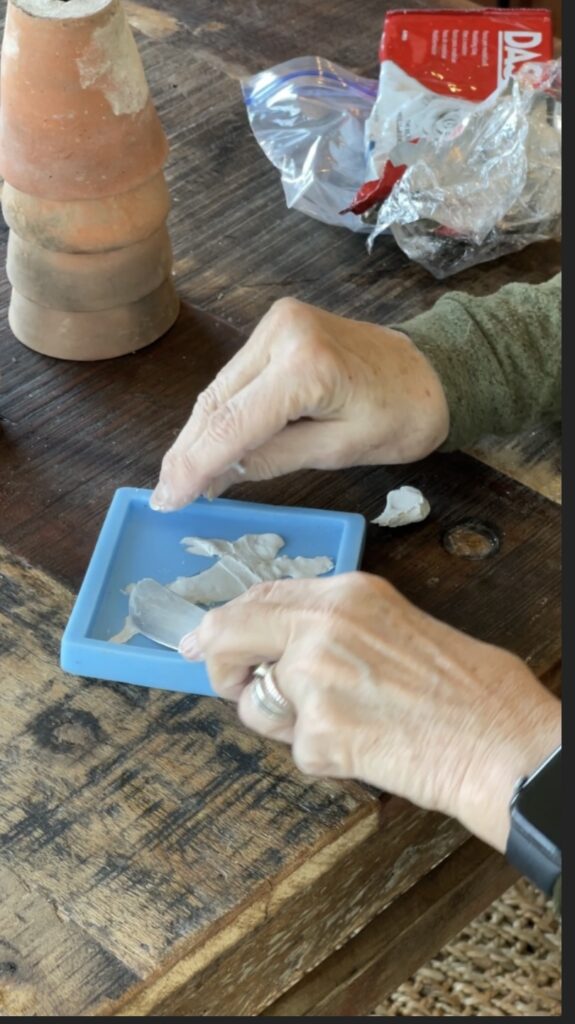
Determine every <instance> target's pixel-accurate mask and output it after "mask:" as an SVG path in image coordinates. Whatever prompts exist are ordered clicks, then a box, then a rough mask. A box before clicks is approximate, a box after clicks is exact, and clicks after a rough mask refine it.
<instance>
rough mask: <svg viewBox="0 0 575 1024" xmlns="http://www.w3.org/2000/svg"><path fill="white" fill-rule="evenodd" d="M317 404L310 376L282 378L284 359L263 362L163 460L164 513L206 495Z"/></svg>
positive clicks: (161, 476)
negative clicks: (216, 481)
mask: <svg viewBox="0 0 575 1024" xmlns="http://www.w3.org/2000/svg"><path fill="white" fill-rule="evenodd" d="M315 404H317V400H316V399H315V396H314V395H313V385H311V384H310V375H309V373H303V374H301V375H300V374H299V373H296V374H294V373H293V371H291V373H287V372H286V370H285V368H284V365H283V360H277V361H274V362H270V363H268V364H267V365H266V366H265V367H264V369H263V370H262V371H261V372H260V373H258V374H257V375H256V376H255V377H254V378H253V379H252V380H250V381H249V382H248V383H247V384H246V385H245V386H244V387H242V388H241V389H240V390H239V391H238V392H236V393H235V394H233V395H231V397H229V398H228V399H227V400H226V401H224V402H223V403H222V404H221V405H220V406H219V407H218V408H216V409H215V410H214V411H213V412H212V413H211V414H209V415H208V416H207V417H206V418H205V421H204V422H203V424H202V425H203V429H201V430H198V429H197V428H194V429H190V431H189V432H188V435H187V436H190V434H191V437H192V440H191V443H186V440H187V438H186V437H182V439H181V440H180V439H178V442H177V443H176V444H175V445H174V446H173V447H172V448H170V449H169V451H168V452H167V453H166V455H165V456H164V460H163V463H162V471H161V474H160V484H161V485H163V487H164V489H165V494H164V500H163V501H162V502H161V504H162V506H163V508H164V509H165V510H168V509H175V508H180V507H181V506H182V505H185V504H187V503H188V502H190V501H193V500H194V499H195V498H197V497H198V496H199V495H200V494H202V493H203V492H204V491H206V490H207V488H208V487H209V485H210V483H211V481H212V480H213V479H214V478H215V477H218V476H221V475H222V474H224V473H226V472H227V471H228V470H229V469H231V467H232V466H234V465H235V464H236V463H239V462H241V459H242V458H243V456H244V455H245V454H246V453H247V452H250V451H252V450H254V449H256V448H259V447H260V446H261V445H263V444H264V443H265V442H266V441H268V440H270V439H271V438H272V437H274V436H275V435H276V434H277V433H279V432H280V431H281V430H283V429H284V427H286V426H287V424H288V423H290V422H292V421H294V420H297V419H300V418H301V417H302V416H305V415H308V414H309V413H310V412H312V411H313V410H314V405H315Z"/></svg>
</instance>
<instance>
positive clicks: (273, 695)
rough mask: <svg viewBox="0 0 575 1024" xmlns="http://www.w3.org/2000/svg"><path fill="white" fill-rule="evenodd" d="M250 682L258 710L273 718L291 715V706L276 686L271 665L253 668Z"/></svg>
mask: <svg viewBox="0 0 575 1024" xmlns="http://www.w3.org/2000/svg"><path fill="white" fill-rule="evenodd" d="M252 682H253V686H252V697H253V700H254V702H255V704H256V705H257V707H258V708H259V710H260V711H263V712H264V713H265V714H266V715H271V716H272V717H273V718H289V717H290V716H291V714H292V706H291V704H290V702H289V701H288V700H286V698H285V697H284V695H283V693H282V692H281V691H280V689H279V687H278V684H277V682H276V680H275V676H274V671H273V665H266V664H264V665H258V667H257V668H256V669H254V672H253V680H252Z"/></svg>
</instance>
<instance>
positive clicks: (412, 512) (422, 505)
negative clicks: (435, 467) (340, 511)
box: [371, 486, 431, 526]
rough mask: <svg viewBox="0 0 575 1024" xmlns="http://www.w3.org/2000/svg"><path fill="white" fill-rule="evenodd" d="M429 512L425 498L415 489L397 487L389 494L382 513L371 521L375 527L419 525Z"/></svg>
mask: <svg viewBox="0 0 575 1024" xmlns="http://www.w3.org/2000/svg"><path fill="white" fill-rule="evenodd" d="M430 512H431V506H430V504H429V502H428V500H427V498H424V496H423V494H422V493H421V491H418V490H417V487H407V486H406V487H399V488H398V489H397V490H396V491H390V492H389V494H388V495H387V501H386V503H385V508H384V510H383V512H382V513H381V515H379V516H378V517H377V519H372V520H371V521H372V523H374V524H375V525H376V526H408V525H409V523H421V522H422V521H423V520H424V519H427V517H428V515H429V513H430Z"/></svg>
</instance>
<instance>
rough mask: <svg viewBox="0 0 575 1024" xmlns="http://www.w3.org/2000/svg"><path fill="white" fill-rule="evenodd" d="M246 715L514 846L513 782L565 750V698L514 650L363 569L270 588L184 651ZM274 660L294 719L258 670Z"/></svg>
mask: <svg viewBox="0 0 575 1024" xmlns="http://www.w3.org/2000/svg"><path fill="white" fill-rule="evenodd" d="M182 653H183V654H184V656H186V657H188V658H193V659H198V658H203V659H205V661H206V664H207V668H208V671H209V675H210V679H211V681H212V685H213V687H214V689H215V691H216V692H217V693H218V694H219V695H220V696H221V697H224V698H226V699H228V700H232V701H236V702H237V704H238V711H239V716H240V718H241V719H242V721H243V722H244V723H245V724H246V725H247V726H249V727H250V728H251V729H254V730H255V731H256V732H259V733H261V734H263V735H266V736H269V737H271V738H275V739H277V740H280V741H283V742H284V743H289V744H291V746H292V751H293V757H294V761H295V763H296V765H297V766H298V768H299V769H300V770H301V771H303V772H305V773H308V774H311V775H317V776H332V777H338V778H349V779H359V780H363V781H365V782H368V783H371V784H372V785H375V786H377V787H379V788H381V789H383V790H386V791H389V792H393V793H395V794H398V795H399V796H402V797H405V798H407V799H409V800H411V801H412V802H413V803H415V804H418V805H419V806H422V807H425V808H430V809H433V810H436V811H441V812H443V813H444V814H447V815H450V816H452V817H455V818H458V819H459V821H460V822H461V823H462V824H463V825H464V826H466V827H467V828H468V829H469V830H470V831H471V832H473V833H475V834H476V835H477V836H479V837H480V838H481V839H484V840H485V841H486V842H488V843H490V844H491V845H493V846H494V847H495V848H496V849H498V850H501V851H503V850H504V849H505V843H506V838H507V834H508V829H509V802H510V800H511V796H512V792H513V788H514V785H515V783H516V782H517V780H518V779H519V778H520V777H521V776H522V775H524V774H526V773H528V772H530V771H532V770H533V769H534V768H536V767H537V766H538V765H539V764H540V763H541V761H542V760H543V759H544V758H545V757H546V756H547V755H548V754H549V753H551V751H552V750H553V749H554V748H555V746H557V745H558V744H559V742H560V729H561V724H560V715H561V712H560V703H559V701H558V700H557V699H556V698H555V697H554V696H552V695H551V694H550V693H549V692H548V691H547V690H546V689H545V688H544V687H543V686H542V685H541V683H539V681H538V680H537V679H536V678H535V676H534V675H533V674H532V672H531V671H530V670H529V669H528V668H527V666H526V665H525V664H523V662H521V661H520V660H519V659H518V658H516V657H515V656H514V655H512V654H510V653H508V652H507V651H503V650H501V649H499V648H497V647H493V646H491V645H489V644H484V643H481V642H479V641H478V640H474V639H472V638H471V637H469V636H466V635H465V634H463V633H460V632H459V631H457V630H455V629H452V628H451V627H450V626H447V625H445V624H444V623H441V622H438V621H437V620H436V619H434V618H432V617H431V616H429V615H427V614H425V613H423V612H421V611H419V610H418V609H417V608H415V607H414V606H413V605H412V604H411V603H410V602H409V601H407V600H406V599H405V598H404V597H402V596H401V595H400V594H399V593H398V592H397V590H395V589H394V588H393V587H392V586H391V585H390V584H389V583H386V582H385V581H384V580H382V579H379V578H377V577H374V576H369V575H367V574H363V573H352V574H348V575H342V576H337V577H332V578H329V579H324V580H293V581H278V582H276V583H272V584H267V583H266V584H262V585H261V586H256V587H254V588H252V590H250V591H249V592H248V593H247V594H246V595H244V596H243V597H241V598H238V599H237V600H235V601H233V602H230V603H229V604H228V605H226V606H224V607H222V608H219V609H216V610H214V611H211V612H210V613H209V614H208V615H207V616H206V618H205V619H204V621H203V623H202V625H201V626H200V627H199V629H198V630H197V631H196V632H195V633H194V634H190V637H188V638H187V639H186V640H185V641H184V642H183V644H182ZM262 661H271V662H276V663H277V664H276V665H275V668H274V676H275V679H276V681H277V685H278V687H279V689H280V691H281V693H282V694H283V695H284V696H285V697H286V698H287V700H288V701H289V702H290V704H291V709H292V712H291V715H290V717H289V718H288V719H286V720H283V719H274V718H271V717H270V716H268V715H266V714H265V712H263V711H262V710H261V709H260V708H259V706H258V704H257V703H256V701H255V700H254V694H253V686H254V684H253V682H252V679H251V669H252V668H253V667H254V666H256V665H257V664H259V663H260V662H262Z"/></svg>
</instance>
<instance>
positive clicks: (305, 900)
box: [0, 550, 463, 1016]
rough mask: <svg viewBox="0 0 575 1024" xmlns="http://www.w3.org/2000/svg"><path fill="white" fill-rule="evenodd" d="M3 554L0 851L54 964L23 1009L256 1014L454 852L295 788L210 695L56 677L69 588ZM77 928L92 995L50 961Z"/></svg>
mask: <svg viewBox="0 0 575 1024" xmlns="http://www.w3.org/2000/svg"><path fill="white" fill-rule="evenodd" d="M0 554H1V559H0V565H1V574H0V609H1V612H0V635H1V637H2V650H1V654H0V661H1V667H2V688H1V691H0V770H1V776H2V782H3V784H2V789H1V791H0V849H1V851H2V863H3V865H4V866H5V867H6V868H8V869H9V870H10V871H12V872H13V873H14V874H16V875H17V877H18V878H19V879H20V880H22V879H25V881H26V886H27V888H28V890H29V891H30V893H31V895H32V896H33V897H34V898H33V899H31V900H30V914H33V913H37V914H38V915H40V916H39V920H38V929H39V928H40V927H41V928H42V929H43V930H44V932H45V933H47V934H46V936H45V942H46V947H45V948H48V946H49V947H50V948H51V949H52V951H53V953H52V955H53V957H54V967H53V970H52V971H51V972H50V973H49V974H46V971H45V970H44V971H43V972H42V973H41V979H40V975H38V977H37V979H36V980H37V983H38V984H36V983H35V982H34V979H33V978H31V980H30V982H29V984H28V986H27V987H25V989H24V990H21V993H20V994H21V998H22V1000H24V1005H25V1008H26V1012H32V1006H38V1005H42V1006H44V1007H45V1008H47V1007H53V1008H54V1009H55V1011H56V1013H63V1012H64V1011H65V1009H66V1008H70V1009H71V1010H72V1013H81V1014H84V1013H86V1011H87V1012H88V1013H90V1011H91V1010H92V1011H93V1010H94V1009H95V1008H96V1007H95V1000H96V997H97V996H99V1000H100V1002H99V1003H98V1008H99V1009H100V1010H101V1009H102V1007H103V1006H105V1007H106V1008H107V1009H109V1010H112V1009H115V1008H116V1006H117V1004H123V1003H124V1001H125V1000H126V999H128V1000H129V1002H128V1006H127V1008H124V1010H123V1011H122V1012H123V1013H124V1014H128V1015H134V1014H137V1013H141V1012H145V1013H147V1014H148V1015H159V1016H162V1015H167V1014H169V1013H170V1012H179V1009H180V1008H186V1010H187V1011H189V1010H190V1009H193V1012H194V1013H197V1014H199V1015H214V1014H218V1013H219V1012H223V1011H224V1010H227V1011H230V1010H231V1009H233V1011H234V1012H236V1013H238V1014H242V1013H249V1014H251V1013H254V1012H257V1011H258V1009H259V1008H261V1006H263V1005H265V1003H266V1002H267V1001H268V1000H269V997H270V993H272V992H273V993H275V994H277V995H279V994H280V993H281V992H282V991H283V990H284V989H285V988H286V987H288V986H289V984H291V982H292V980H293V978H295V977H299V976H301V974H302V973H303V972H304V971H306V970H309V969H311V968H312V967H313V966H315V964H316V963H317V962H318V961H319V960H321V959H324V958H325V956H326V955H328V954H329V952H331V949H333V948H334V947H335V946H336V945H337V944H338V942H339V941H342V939H343V938H345V937H346V936H347V935H350V934H351V933H352V932H353V931H354V930H356V929H357V928H359V927H362V926H363V925H364V924H365V923H366V922H367V921H368V920H369V919H370V917H371V916H372V915H373V913H374V912H375V911H376V910H377V909H378V908H379V907H381V906H383V905H385V904H386V903H388V902H390V900H391V899H393V898H394V896H395V895H397V894H398V893H400V892H401V891H404V890H405V889H407V888H408V887H409V886H410V884H412V881H413V879H414V878H415V877H417V876H418V875H419V873H420V872H421V871H426V870H429V869H430V868H431V867H433V865H434V864H436V863H438V862H439V861H440V860H442V859H443V858H444V857H445V856H446V855H447V854H448V853H449V852H450V851H451V850H452V849H453V848H455V847H456V846H457V845H458V844H459V843H460V842H461V839H462V837H463V830H462V829H460V828H459V827H458V826H457V825H455V824H454V823H452V822H447V821H444V820H442V819H441V818H440V817H439V816H429V815H426V814H425V813H423V812H420V811H418V810H415V809H414V808H411V807H410V806H409V805H407V804H405V803H403V802H401V801H397V800H390V799H386V800H385V801H384V804H383V808H382V806H381V805H380V802H379V800H378V799H377V798H376V797H375V795H374V794H370V792H369V791H368V790H367V789H362V788H360V787H358V786H355V785H354V784H341V783H331V782H313V781H310V780H308V779H305V778H303V777H302V776H300V775H299V773H297V772H296V771H295V770H294V769H293V766H292V765H291V762H290V758H289V752H288V751H287V750H286V749H284V748H283V747H281V746H276V745H273V744H270V743H266V742H264V741H262V740H260V739H259V738H258V737H256V736H254V735H251V734H249V733H247V732H246V731H245V730H243V729H242V728H241V726H239V725H238V724H237V723H236V719H235V714H234V711H233V709H232V707H230V706H228V705H225V704H223V702H220V701H216V700H210V699H207V698H204V699H202V698H194V697H182V696H181V695H175V694H166V693H161V692H158V691H148V690H140V689H138V688H136V687H127V686H119V685H118V686H116V685H114V684H105V683H99V682H97V681H89V680H79V679H76V678H74V677H70V676H65V675H64V674H63V673H62V672H60V671H59V670H58V668H57V666H56V656H57V650H58V641H59V636H60V634H61V630H62V626H63V623H64V620H65V617H66V614H67V612H68V609H69V607H70V603H71V595H70V594H69V593H68V592H67V591H64V590H63V588H62V587H61V586H60V585H59V584H57V583H55V582H53V581H52V580H50V579H49V577H47V576H45V575H44V574H43V573H41V572H39V571H38V570H35V569H32V568H30V567H27V566H26V565H25V564H24V563H21V562H20V561H18V560H16V559H14V558H13V557H11V556H10V555H9V554H8V553H7V552H6V551H4V550H2V551H1V552H0ZM359 850H361V855H358V851H359ZM16 888H17V886H16ZM311 892H313V894H314V896H313V900H310V893H311ZM334 892H337V893H338V898H337V899H336V900H334V899H333V894H334ZM40 897H41V898H40ZM46 901H48V903H49V905H51V906H52V907H53V908H55V911H56V913H55V914H53V915H52V916H51V917H50V915H48V917H46V913H45V912H44V908H45V904H46ZM14 912H15V910H14V904H12V905H11V906H10V907H7V909H6V914H7V916H8V918H9V919H10V921H11V920H12V917H13V915H14ZM294 921H297V922H298V926H297V934H294V927H293V925H294ZM62 922H70V928H69V929H64V930H63V928H62ZM14 928H15V924H14V922H12V925H11V927H10V929H9V931H10V934H13V932H14ZM78 929H79V930H80V931H81V933H82V942H81V943H80V945H81V948H82V951H83V952H82V957H81V958H80V960H79V963H80V962H81V963H83V964H85V963H87V962H89V959H90V955H91V956H92V958H93V965H94V972H95V973H94V978H93V982H92V989H93V990H94V991H93V993H92V996H90V992H86V991H84V990H80V989H78V991H76V988H75V986H76V984H77V981H78V978H77V976H75V975H74V974H73V973H72V975H71V976H69V972H68V968H67V963H68V953H67V952H66V951H67V949H68V947H69V943H70V942H71V941H78V940H77V939H74V936H76V931H77V930H78ZM34 931H35V930H34V928H32V927H30V928H29V933H28V932H27V933H26V934H23V935H22V936H21V937H20V939H19V946H18V948H19V950H20V956H21V957H22V959H23V960H24V961H25V962H26V963H32V962H34V963H38V962H39V959H40V954H39V953H38V951H37V949H36V947H35V946H34V941H33V940H34ZM70 935H71V936H72V938H70ZM10 941H12V940H10ZM43 948H44V947H43ZM263 949H265V950H266V955H265V962H262V950H263ZM90 950H92V953H91V954H90ZM57 951H58V952H57ZM58 957H59V958H60V959H61V966H60V968H58V964H59V963H60V959H58ZM99 961H101V964H100V966H98V964H99ZM158 970H159V973H160V975H161V976H162V977H161V980H160V979H158V978H156V977H155V975H156V973H157V972H158ZM107 974H108V975H109V976H107ZM239 977H243V978H244V979H245V981H246V985H245V988H242V987H239V988H238V978H239ZM40 980H41V984H40ZM38 985H39V986H40V988H38ZM47 986H48V987H47ZM10 991H11V990H10V986H8V992H9V993H10ZM86 1000H88V1003H86Z"/></svg>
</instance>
